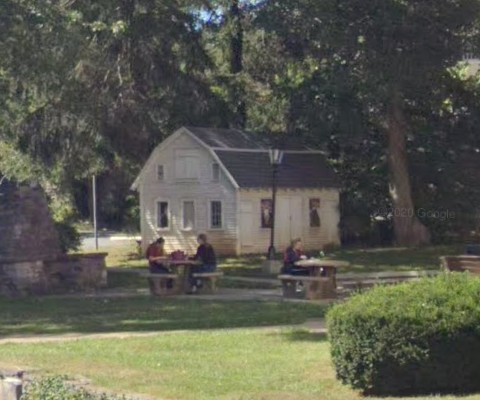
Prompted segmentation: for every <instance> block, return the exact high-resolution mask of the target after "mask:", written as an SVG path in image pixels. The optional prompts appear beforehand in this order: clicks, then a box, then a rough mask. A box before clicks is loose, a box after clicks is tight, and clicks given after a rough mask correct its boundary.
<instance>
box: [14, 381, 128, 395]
mask: <svg viewBox="0 0 480 400" xmlns="http://www.w3.org/2000/svg"><path fill="white" fill-rule="evenodd" d="M21 400H126V399H125V397H123V396H122V397H117V396H110V395H106V394H101V395H96V394H92V393H89V392H87V391H86V390H84V389H77V388H74V387H73V386H71V385H69V384H68V383H66V381H65V379H64V378H63V377H61V376H53V377H47V378H42V379H40V380H35V381H33V382H31V383H29V384H28V385H27V386H26V388H25V392H24V393H23V395H22V397H21Z"/></svg>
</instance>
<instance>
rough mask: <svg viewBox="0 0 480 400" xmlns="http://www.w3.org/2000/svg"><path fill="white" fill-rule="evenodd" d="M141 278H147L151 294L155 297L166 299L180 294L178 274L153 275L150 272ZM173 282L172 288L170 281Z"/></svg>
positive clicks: (143, 274)
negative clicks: (169, 285)
mask: <svg viewBox="0 0 480 400" xmlns="http://www.w3.org/2000/svg"><path fill="white" fill-rule="evenodd" d="M140 276H142V277H144V278H147V280H148V283H149V286H150V293H151V294H152V295H154V296H159V297H165V296H173V295H175V294H178V293H179V284H178V279H179V278H180V277H179V276H178V275H176V274H152V273H150V272H146V273H142V274H140ZM170 280H171V281H173V285H172V287H171V288H169V287H168V281H170Z"/></svg>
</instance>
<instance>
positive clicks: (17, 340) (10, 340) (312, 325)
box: [0, 319, 327, 345]
mask: <svg viewBox="0 0 480 400" xmlns="http://www.w3.org/2000/svg"><path fill="white" fill-rule="evenodd" d="M246 329H258V330H267V331H282V330H288V329H303V330H306V331H308V332H310V333H315V334H319V335H322V334H323V335H326V334H327V328H326V325H325V320H323V319H312V320H308V321H307V322H305V323H304V324H299V325H278V326H260V327H256V328H255V327H254V328H251V327H249V328H228V329H217V330H219V331H239V330H246ZM191 332H192V330H172V331H156V332H109V333H65V334H62V335H15V336H9V337H6V338H2V339H0V345H3V344H32V343H52V342H65V341H75V340H84V339H129V338H143V337H152V336H158V335H170V334H175V335H177V334H179V333H191Z"/></svg>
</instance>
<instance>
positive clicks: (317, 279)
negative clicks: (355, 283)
mask: <svg viewBox="0 0 480 400" xmlns="http://www.w3.org/2000/svg"><path fill="white" fill-rule="evenodd" d="M278 279H279V280H280V281H281V282H282V289H283V297H286V298H299V297H303V296H304V295H305V297H306V298H307V299H309V300H319V299H331V298H335V297H336V290H335V286H334V285H332V280H331V279H329V278H327V277H324V276H308V275H286V274H283V275H279V276H278ZM297 282H304V283H306V293H299V292H297Z"/></svg>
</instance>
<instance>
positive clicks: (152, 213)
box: [139, 134, 237, 254]
mask: <svg viewBox="0 0 480 400" xmlns="http://www.w3.org/2000/svg"><path fill="white" fill-rule="evenodd" d="M177 151H182V152H188V153H189V154H190V153H192V154H195V155H197V156H198V162H199V164H198V179H197V180H183V181H182V180H178V179H177V178H176V174H175V155H176V154H177ZM153 157H154V162H151V163H150V165H149V166H148V169H147V170H145V171H144V173H143V174H142V180H141V182H140V184H139V191H140V205H141V231H142V246H143V249H144V250H145V249H146V247H147V246H148V244H149V243H151V242H152V241H154V240H155V239H156V238H157V237H159V236H163V237H164V238H165V240H166V249H167V251H174V250H178V249H182V250H186V251H188V252H189V253H193V252H194V251H195V249H196V247H197V244H196V237H197V235H198V234H199V233H206V234H207V235H208V236H209V237H210V241H211V242H212V244H213V245H214V247H215V249H216V251H217V252H218V253H219V254H225V253H227V254H234V253H235V252H236V250H237V248H236V246H237V218H236V217H237V212H236V210H237V196H236V190H235V188H234V187H233V185H232V183H231V182H230V181H229V180H228V179H227V177H225V176H224V175H223V174H221V177H220V182H214V181H213V177H212V164H213V163H214V159H213V157H212V156H211V154H210V152H209V151H208V150H207V149H205V148H204V147H202V146H201V145H199V144H198V143H197V142H196V141H195V140H193V139H192V138H190V137H189V136H188V135H185V134H183V135H179V136H178V137H177V139H176V140H174V141H172V142H170V143H169V145H168V146H166V147H165V148H163V149H161V148H160V149H157V150H156V151H155V152H154V155H153ZM147 165H148V164H147ZM158 165H163V166H164V180H163V181H162V182H160V181H159V180H158V179H157V166H158ZM157 200H165V201H168V202H169V208H170V229H168V230H165V231H163V230H162V231H160V230H158V228H157V226H156V202H157ZM183 200H190V201H194V202H195V219H196V223H195V225H196V226H195V228H194V229H193V230H192V231H184V230H183V229H182V201H183ZM210 200H221V201H222V202H223V217H224V218H223V219H224V221H223V229H221V230H211V229H210V227H209V212H208V210H209V202H210Z"/></svg>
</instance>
